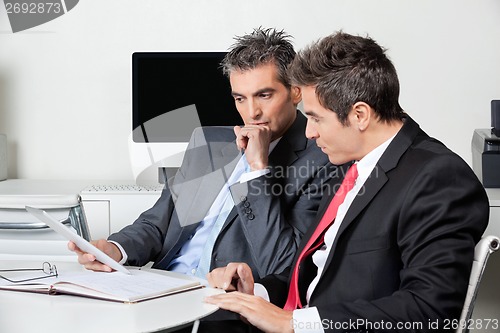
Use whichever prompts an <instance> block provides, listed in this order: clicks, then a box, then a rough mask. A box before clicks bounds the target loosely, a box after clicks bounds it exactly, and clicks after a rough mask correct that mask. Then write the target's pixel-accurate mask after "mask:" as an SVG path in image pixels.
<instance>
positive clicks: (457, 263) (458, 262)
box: [313, 155, 489, 332]
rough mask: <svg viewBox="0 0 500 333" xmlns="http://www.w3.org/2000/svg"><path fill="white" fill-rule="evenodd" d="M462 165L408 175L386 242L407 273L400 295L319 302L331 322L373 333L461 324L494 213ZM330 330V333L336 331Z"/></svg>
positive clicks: (446, 163)
mask: <svg viewBox="0 0 500 333" xmlns="http://www.w3.org/2000/svg"><path fill="white" fill-rule="evenodd" d="M455 157H456V156H455ZM458 159H459V158H458V157H456V158H450V156H449V155H448V156H441V157H438V158H436V159H434V160H432V161H430V162H429V163H427V164H425V166H424V167H423V168H421V169H420V170H419V171H417V172H416V173H414V172H413V173H412V172H411V171H410V172H409V173H408V176H409V177H410V176H412V175H413V177H412V178H411V179H409V180H408V185H409V186H405V187H404V191H402V193H399V194H397V196H399V199H400V200H401V201H399V199H396V198H395V199H394V202H398V204H399V203H401V206H400V208H399V214H397V215H398V216H397V217H392V218H395V219H396V220H397V222H396V223H395V224H394V225H395V228H394V230H393V235H387V237H388V238H392V239H394V240H395V243H396V244H393V246H395V247H396V248H397V249H398V251H399V253H400V258H401V263H395V264H394V265H396V266H399V265H400V266H401V267H402V268H401V269H400V270H399V272H400V273H399V280H400V284H399V285H400V287H399V289H398V290H396V291H394V292H393V293H392V294H390V295H388V296H386V297H382V298H378V299H372V300H364V299H359V300H355V301H352V302H335V300H334V299H330V300H322V301H318V302H317V304H313V305H315V306H317V309H318V311H319V314H320V316H321V318H322V319H323V320H325V322H326V323H330V324H332V325H333V323H349V322H353V321H354V322H356V323H359V325H356V327H355V328H356V330H367V331H370V330H374V326H373V324H377V325H381V324H382V323H384V324H385V326H382V328H385V329H388V328H389V327H390V328H391V331H394V332H397V331H401V332H403V331H412V330H417V331H420V332H426V331H429V332H431V331H433V329H434V327H430V326H431V325H430V323H435V322H436V323H438V325H439V327H440V329H442V328H443V326H444V325H445V324H446V321H447V320H448V321H449V320H452V319H457V318H459V316H460V312H461V308H462V306H463V302H464V299H465V294H466V291H467V286H468V280H469V274H470V270H471V263H472V261H473V256H474V247H475V244H476V243H477V242H478V241H479V239H480V237H481V236H482V233H483V231H484V229H485V228H486V225H487V222H488V214H489V207H488V200H487V197H486V194H485V191H484V189H483V187H482V186H481V184H480V183H479V182H478V180H477V178H476V177H475V176H474V175H473V173H472V171H471V170H470V168H468V166H466V165H465V163H463V161H461V160H460V161H459V160H458ZM400 174H401V173H400ZM389 181H391V179H389ZM372 208H373V207H372ZM369 212H370V210H368V211H367V214H369ZM388 218H391V217H388ZM373 222H374V223H375V222H377V221H373ZM348 241H349V240H346V242H348ZM369 282H370V281H368V280H367V283H369ZM353 288H355V286H353ZM375 288H376V286H375ZM325 322H324V323H325ZM369 323H371V324H369ZM330 324H328V325H326V326H325V328H326V329H325V331H328V332H333V331H335V332H338V331H337V330H335V329H334V326H332V325H330ZM337 325H340V324H337ZM370 325H372V326H370ZM404 325H406V326H404ZM412 325H413V326H412ZM415 325H422V326H421V327H417V326H415ZM346 327H347V326H346ZM351 328H352V327H351ZM381 330H382V331H383V330H384V329H381ZM341 331H350V329H345V330H341ZM434 331H435V330H434Z"/></svg>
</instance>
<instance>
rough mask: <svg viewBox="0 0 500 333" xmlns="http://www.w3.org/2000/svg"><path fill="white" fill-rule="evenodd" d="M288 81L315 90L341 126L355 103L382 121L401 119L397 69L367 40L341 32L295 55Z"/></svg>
mask: <svg viewBox="0 0 500 333" xmlns="http://www.w3.org/2000/svg"><path fill="white" fill-rule="evenodd" d="M289 77H290V80H291V82H292V83H293V84H296V85H299V86H312V87H315V88H316V95H317V96H318V100H319V102H320V103H321V105H322V106H323V107H325V108H327V109H330V110H332V111H334V112H335V113H336V114H337V116H338V118H339V121H340V122H341V123H342V124H344V125H346V124H347V115H348V113H349V111H350V110H351V108H352V106H353V105H354V104H355V103H356V102H365V103H366V104H368V105H369V106H371V107H372V108H373V109H374V110H375V112H376V114H377V115H378V116H379V117H380V120H381V121H391V120H396V119H401V116H402V113H403V109H402V108H401V106H400V105H399V101H398V99H399V80H398V76H397V73H396V69H395V68H394V65H393V64H392V62H391V61H390V60H389V58H388V57H387V56H386V55H385V49H383V48H382V47H380V46H379V45H378V44H377V43H376V42H375V41H374V40H373V39H371V38H369V37H360V36H352V35H349V34H346V33H343V32H341V31H340V32H337V33H335V34H332V35H330V36H328V37H325V38H323V39H321V40H319V41H317V42H315V43H313V44H311V45H309V46H308V47H307V48H305V49H304V50H302V51H300V52H299V53H298V54H297V56H296V57H295V59H294V61H293V63H292V64H291V65H290V67H289Z"/></svg>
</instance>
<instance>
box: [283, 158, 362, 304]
mask: <svg viewBox="0 0 500 333" xmlns="http://www.w3.org/2000/svg"><path fill="white" fill-rule="evenodd" d="M356 178H358V169H357V166H356V164H353V165H352V166H351V167H350V168H349V170H348V171H347V173H346V175H345V177H344V180H343V181H342V184H341V185H340V187H339V189H338V190H337V192H336V193H335V196H334V197H333V199H332V201H331V202H330V205H329V206H328V208H327V209H326V211H325V214H324V215H323V217H322V218H321V221H320V222H319V224H318V226H317V227H316V230H314V233H313V234H312V236H311V238H309V241H308V242H307V244H306V246H304V248H303V249H302V252H300V255H299V258H298V259H297V262H296V264H295V267H294V268H293V272H292V280H291V281H290V289H289V291H288V299H287V301H286V304H285V306H284V309H285V310H289V311H291V310H295V309H297V308H302V303H301V302H300V296H299V284H298V282H299V265H300V263H301V262H302V261H303V260H304V259H305V258H306V257H307V256H309V255H310V254H311V253H313V252H314V251H315V250H316V249H317V248H318V247H320V246H321V245H322V244H323V238H324V234H325V232H326V230H327V229H328V228H329V227H330V226H331V225H332V223H333V221H334V220H335V217H336V216H337V210H338V209H339V206H340V205H341V204H342V202H344V199H345V196H346V195H347V193H348V192H349V191H350V190H351V189H352V188H353V187H354V183H355V181H356Z"/></svg>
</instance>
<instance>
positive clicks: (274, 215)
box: [69, 29, 331, 278]
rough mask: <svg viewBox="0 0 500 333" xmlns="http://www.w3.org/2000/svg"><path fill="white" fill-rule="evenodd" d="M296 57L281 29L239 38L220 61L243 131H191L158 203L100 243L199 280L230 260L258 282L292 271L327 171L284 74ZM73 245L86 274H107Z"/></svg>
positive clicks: (126, 259) (127, 258) (114, 253)
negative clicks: (259, 278) (89, 271)
mask: <svg viewBox="0 0 500 333" xmlns="http://www.w3.org/2000/svg"><path fill="white" fill-rule="evenodd" d="M294 56H295V51H294V49H293V46H292V45H291V43H290V41H289V36H288V35H286V34H285V33H284V32H282V31H277V30H274V29H256V30H255V31H254V32H253V33H251V34H248V35H245V36H241V37H238V38H237V40H236V43H235V45H233V47H232V49H231V50H230V51H229V52H228V54H227V56H226V57H225V59H224V61H223V64H222V65H223V70H224V72H225V73H226V74H227V76H228V77H229V80H230V83H231V90H232V95H233V96H234V99H235V103H236V107H237V109H238V111H239V113H240V115H241V117H242V119H243V122H244V123H245V125H244V126H241V127H240V126H236V127H235V128H234V129H233V128H223V127H208V128H199V129H197V130H195V131H194V133H193V135H192V137H191V140H190V143H189V145H188V148H187V151H186V154H185V156H184V160H183V163H182V166H181V167H180V169H179V171H178V172H177V174H176V175H175V177H174V178H173V179H171V180H170V181H169V184H168V186H166V187H165V189H164V190H163V192H162V194H161V197H160V198H159V200H158V202H157V203H156V204H155V205H154V206H153V207H152V208H151V209H149V210H147V211H146V212H144V213H143V214H141V216H139V218H138V219H137V220H136V221H135V222H134V223H133V224H131V225H129V226H127V227H125V228H124V229H122V230H120V231H119V232H117V233H115V234H112V235H111V236H110V237H109V238H108V240H104V239H103V240H98V241H95V242H94V244H95V245H96V246H97V247H98V248H100V249H102V250H103V251H104V252H106V253H108V254H109V255H110V256H111V257H112V258H114V259H115V260H116V261H119V262H122V263H125V264H129V265H134V266H142V265H145V264H147V263H148V262H149V261H154V265H153V267H154V268H160V269H166V270H170V271H175V272H179V273H184V274H188V275H195V276H198V277H201V278H205V277H206V274H207V273H208V272H209V270H210V269H213V268H216V267H221V266H225V265H227V264H228V263H229V262H231V261H245V262H248V263H249V265H250V267H251V268H252V270H253V272H254V274H255V275H256V276H262V277H264V276H266V275H268V274H271V273H279V272H280V271H282V270H283V269H284V268H285V267H287V266H288V265H290V263H291V261H292V259H293V256H294V254H295V251H296V249H297V246H298V243H299V242H300V238H301V237H302V235H303V234H304V233H305V232H306V230H307V229H308V227H309V225H310V224H311V223H312V221H313V220H314V217H315V214H316V212H317V209H318V206H319V202H320V200H321V197H322V187H323V183H324V182H325V181H326V180H327V179H328V178H329V177H330V168H331V164H330V163H329V162H328V158H327V157H326V156H325V155H324V154H322V153H321V151H320V150H319V148H318V147H317V146H316V144H315V143H314V140H308V139H307V138H306V137H305V135H304V131H305V126H306V122H307V120H306V117H304V115H303V114H302V113H301V112H299V111H298V110H297V109H296V106H297V104H298V103H299V102H300V100H301V93H300V89H299V88H297V87H295V86H292V85H291V84H290V83H289V80H288V77H287V74H286V69H287V67H288V65H289V64H290V62H291V61H292V60H293V58H294ZM193 93H196V92H193ZM243 151H244V153H243ZM231 199H232V200H231ZM228 200H229V201H228ZM226 203H227V204H228V205H226ZM69 247H70V249H72V250H74V251H76V252H77V254H78V257H79V262H80V263H82V264H84V265H85V267H86V268H88V269H92V270H104V271H110V270H111V269H110V268H109V267H108V266H105V265H103V264H102V263H100V262H98V261H96V260H95V257H94V256H92V255H90V254H88V253H83V252H82V251H80V250H79V249H78V248H75V245H74V244H72V243H70V244H69Z"/></svg>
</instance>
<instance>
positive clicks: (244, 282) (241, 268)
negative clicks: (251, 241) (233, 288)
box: [237, 264, 254, 295]
mask: <svg viewBox="0 0 500 333" xmlns="http://www.w3.org/2000/svg"><path fill="white" fill-rule="evenodd" d="M247 268H248V266H245V265H243V264H240V265H238V268H237V272H238V276H239V277H240V281H241V288H238V290H239V291H241V292H244V293H246V294H251V295H253V290H254V281H253V276H252V271H251V270H250V269H249V268H248V269H247Z"/></svg>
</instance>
